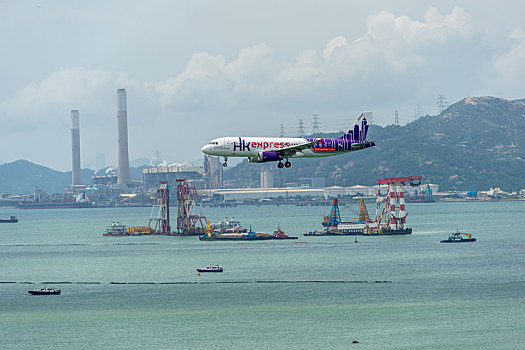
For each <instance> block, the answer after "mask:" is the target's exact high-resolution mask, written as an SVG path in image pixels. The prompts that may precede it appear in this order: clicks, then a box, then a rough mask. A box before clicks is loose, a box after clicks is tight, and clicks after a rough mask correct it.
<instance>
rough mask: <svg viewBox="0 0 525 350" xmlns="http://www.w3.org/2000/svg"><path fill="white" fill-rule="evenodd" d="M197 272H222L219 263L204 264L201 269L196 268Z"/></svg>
mask: <svg viewBox="0 0 525 350" xmlns="http://www.w3.org/2000/svg"><path fill="white" fill-rule="evenodd" d="M197 272H222V266H221V265H213V266H206V267H205V268H202V269H197Z"/></svg>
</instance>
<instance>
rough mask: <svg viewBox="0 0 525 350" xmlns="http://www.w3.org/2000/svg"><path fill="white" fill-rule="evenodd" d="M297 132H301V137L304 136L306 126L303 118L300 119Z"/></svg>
mask: <svg viewBox="0 0 525 350" xmlns="http://www.w3.org/2000/svg"><path fill="white" fill-rule="evenodd" d="M297 133H298V134H299V137H304V126H303V120H302V119H299V127H298V128H297Z"/></svg>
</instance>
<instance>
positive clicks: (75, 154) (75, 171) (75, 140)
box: [71, 109, 82, 186]
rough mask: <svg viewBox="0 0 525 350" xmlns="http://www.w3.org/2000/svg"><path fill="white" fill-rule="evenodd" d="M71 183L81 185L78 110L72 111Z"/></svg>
mask: <svg viewBox="0 0 525 350" xmlns="http://www.w3.org/2000/svg"><path fill="white" fill-rule="evenodd" d="M71 153H72V168H71V178H72V179H71V185H73V186H74V185H81V184H82V175H81V173H80V128H79V120H78V110H76V109H74V110H72V111H71Z"/></svg>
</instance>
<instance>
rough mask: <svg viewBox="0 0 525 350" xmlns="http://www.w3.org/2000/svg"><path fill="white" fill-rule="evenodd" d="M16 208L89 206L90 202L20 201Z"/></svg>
mask: <svg viewBox="0 0 525 350" xmlns="http://www.w3.org/2000/svg"><path fill="white" fill-rule="evenodd" d="M17 207H18V209H70V208H91V207H93V205H92V204H91V203H90V202H44V203H35V202H20V203H18V206H17Z"/></svg>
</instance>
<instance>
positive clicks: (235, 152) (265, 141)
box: [202, 137, 341, 158]
mask: <svg viewBox="0 0 525 350" xmlns="http://www.w3.org/2000/svg"><path fill="white" fill-rule="evenodd" d="M306 142H308V139H306V138H302V137H301V138H300V137H221V138H217V139H214V140H212V141H210V142H209V143H208V144H207V145H205V146H204V147H202V152H203V153H206V154H209V155H212V156H221V157H257V155H258V154H259V153H260V152H272V151H273V152H275V151H279V150H280V149H283V148H287V147H292V146H296V145H300V144H304V143H306ZM337 153H341V152H338V151H336V150H335V149H326V150H324V151H318V152H314V151H313V150H312V149H304V150H302V151H300V152H296V153H295V154H294V155H292V156H291V157H290V158H299V157H326V156H330V155H334V154H337Z"/></svg>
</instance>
